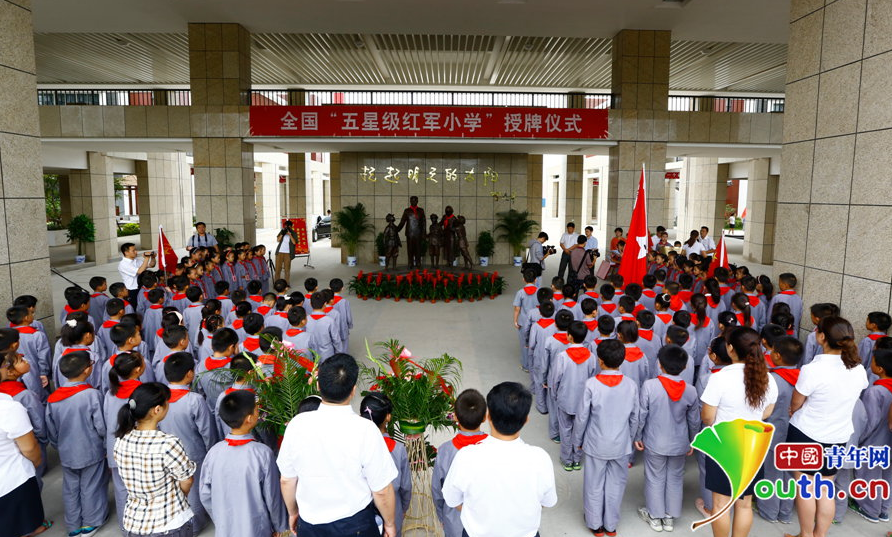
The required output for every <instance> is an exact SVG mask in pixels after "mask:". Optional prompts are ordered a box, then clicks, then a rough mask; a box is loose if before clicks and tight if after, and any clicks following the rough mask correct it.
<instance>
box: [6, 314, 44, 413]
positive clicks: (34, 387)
mask: <svg viewBox="0 0 892 537" xmlns="http://www.w3.org/2000/svg"><path fill="white" fill-rule="evenodd" d="M6 319H7V320H8V321H9V326H10V328H12V329H13V330H15V331H16V332H18V333H19V348H18V352H20V353H21V354H22V355H24V357H25V360H26V361H27V362H28V364H29V365H30V364H33V366H34V372H33V373H29V374H27V375H26V376H25V379H24V380H25V381H26V382H25V384H26V385H27V386H28V389H29V390H31V391H32V392H34V394H35V395H37V396H38V397H40V400H41V401H46V396H47V392H46V385H47V383H48V382H49V377H50V373H51V372H52V356H51V355H50V342H49V340H47V337H46V334H45V333H43V332H41V331H40V330H38V329H37V328H36V327H34V326H33V324H34V314H33V313H31V311H30V310H28V308H26V307H24V306H13V307H11V308H9V309H8V310H6Z"/></svg>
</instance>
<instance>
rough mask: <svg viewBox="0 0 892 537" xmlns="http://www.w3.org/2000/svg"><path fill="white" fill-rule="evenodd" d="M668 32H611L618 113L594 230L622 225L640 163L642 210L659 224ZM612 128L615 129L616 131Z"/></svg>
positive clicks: (666, 131) (651, 222)
mask: <svg viewBox="0 0 892 537" xmlns="http://www.w3.org/2000/svg"><path fill="white" fill-rule="evenodd" d="M670 35H671V32H668V31H652V30H622V31H621V32H620V33H618V34H617V35H616V36H615V37H614V38H613V67H612V77H611V85H612V93H613V99H614V108H615V109H617V110H618V111H614V112H613V114H612V115H613V116H614V117H616V116H618V118H619V122H616V123H617V127H618V129H615V132H614V135H615V136H616V138H617V141H618V143H617V145H616V146H613V147H611V148H610V169H609V177H608V181H607V194H608V202H607V214H606V215H605V218H603V219H600V218H599V224H600V225H599V227H600V231H601V232H603V233H605V234H606V235H607V236H612V231H613V228H614V227H622V228H624V229H625V228H627V227H628V225H629V221H630V220H631V217H632V207H633V206H634V203H635V196H636V193H637V189H638V179H639V177H640V176H641V166H642V164H643V165H644V166H645V167H646V170H647V210H648V224H649V225H650V227H651V228H654V227H656V226H657V225H660V224H664V222H663V219H664V209H663V206H664V203H663V197H664V195H665V172H666V169H665V166H666V141H667V140H668V138H669V129H668V123H669V112H668V106H669V39H670ZM617 130H618V132H616V131H617Z"/></svg>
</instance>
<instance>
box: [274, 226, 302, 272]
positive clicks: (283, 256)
mask: <svg viewBox="0 0 892 537" xmlns="http://www.w3.org/2000/svg"><path fill="white" fill-rule="evenodd" d="M276 241H277V242H278V244H277V245H276V277H275V278H273V281H276V280H278V279H280V278H284V279H285V280H286V281H288V282H289V285H290V282H291V261H292V260H293V259H294V252H295V250H294V248H295V246H297V233H295V232H294V224H293V223H292V222H291V220H285V223H284V224H283V225H282V229H281V230H280V231H279V234H278V235H276Z"/></svg>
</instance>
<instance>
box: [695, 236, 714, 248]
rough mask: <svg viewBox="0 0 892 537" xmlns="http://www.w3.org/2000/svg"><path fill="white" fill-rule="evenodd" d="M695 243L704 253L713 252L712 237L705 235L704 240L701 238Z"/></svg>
mask: <svg viewBox="0 0 892 537" xmlns="http://www.w3.org/2000/svg"><path fill="white" fill-rule="evenodd" d="M697 242H699V243H700V246H702V247H703V250H704V251H705V250H715V241H714V240H712V237H710V236H709V235H707V236H706V238H705V239H704V238H702V237H701V238H699V239H697Z"/></svg>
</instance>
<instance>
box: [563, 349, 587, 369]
mask: <svg viewBox="0 0 892 537" xmlns="http://www.w3.org/2000/svg"><path fill="white" fill-rule="evenodd" d="M566 352H567V356H569V357H570V359H571V360H573V363H575V364H576V365H579V364H581V363H583V362H585V361H586V360H588V359H589V358H591V356H592V352H591V351H590V350H588V349H586V348H585V347H569V348H568V349H567V350H566Z"/></svg>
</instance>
